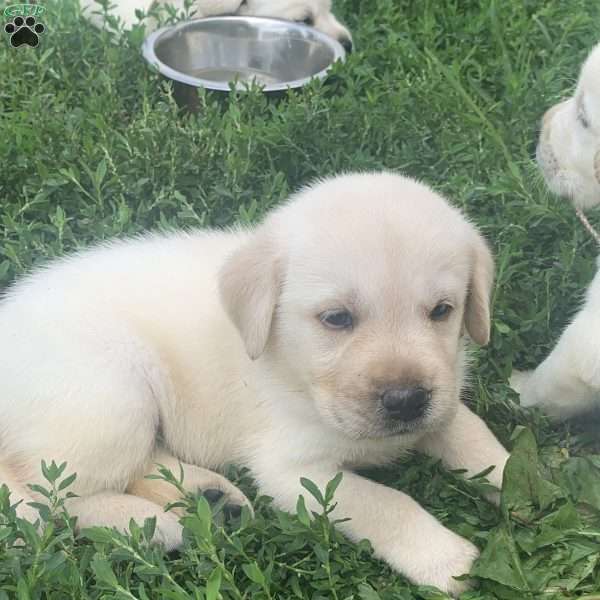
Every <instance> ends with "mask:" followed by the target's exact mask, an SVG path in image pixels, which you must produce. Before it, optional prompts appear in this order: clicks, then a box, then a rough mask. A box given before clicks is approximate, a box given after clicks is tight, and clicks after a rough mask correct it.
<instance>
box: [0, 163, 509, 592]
mask: <svg viewBox="0 0 600 600" xmlns="http://www.w3.org/2000/svg"><path fill="white" fill-rule="evenodd" d="M492 278H493V262H492V257H491V255H490V252H489V250H488V247H487V245H486V243H485V241H484V240H483V238H482V237H481V236H480V235H479V233H478V232H477V230H476V229H475V228H474V227H473V226H472V225H470V224H469V223H468V222H467V221H466V220H465V219H464V218H463V216H462V215H461V213H460V212H459V211H458V210H456V209H455V208H452V207H451V206H450V205H449V204H448V203H447V202H446V201H445V200H444V199H443V198H442V197H440V196H438V195H437V194H435V193H434V192H432V191H431V190H429V189H428V188H427V187H426V186H424V185H422V184H420V183H417V182H415V181H413V180H411V179H408V178H405V177H402V176H399V175H393V174H389V173H382V174H374V173H371V174H360V175H344V176H340V177H335V178H332V179H329V180H325V181H322V182H320V183H318V184H316V185H314V186H311V187H308V188H306V189H304V190H303V191H301V192H300V193H298V194H297V195H295V196H294V197H293V198H292V199H291V200H290V201H289V202H288V203H287V204H285V205H283V206H281V207H280V208H278V209H277V210H275V211H274V212H272V213H271V214H270V215H269V216H268V217H267V218H266V219H265V221H264V222H263V223H262V224H260V225H259V226H258V227H256V228H252V229H237V230H233V231H227V232H224V231H195V232H187V233H171V234H165V235H162V234H161V235H148V236H145V237H141V238H137V239H130V240H125V241H117V242H113V243H110V244H104V245H101V246H98V247H95V248H92V249H91V250H88V251H85V252H81V253H79V254H75V255H74V256H71V257H68V258H66V259H64V260H60V261H56V262H54V263H52V264H50V265H49V266H48V267H47V268H45V269H41V270H38V271H35V272H34V273H33V274H31V275H30V276H28V277H26V278H24V279H23V280H21V281H20V282H18V283H17V284H16V285H15V286H14V287H12V289H10V290H9V292H8V293H7V295H6V297H5V298H4V300H3V301H2V303H1V305H0V423H2V427H1V429H0V479H1V480H2V481H3V482H5V483H7V484H8V485H9V487H10V488H11V489H12V490H13V493H14V494H15V495H16V498H17V499H18V498H22V499H24V500H25V501H30V500H31V499H32V498H33V497H34V495H33V493H32V492H29V491H27V490H26V487H25V484H26V483H27V482H35V481H39V465H40V461H41V460H42V459H55V460H57V461H67V462H68V464H69V470H70V471H76V472H77V481H76V483H75V488H74V491H75V492H76V493H77V494H79V496H80V497H79V498H76V499H72V500H70V501H69V505H68V506H69V510H70V512H71V513H72V514H73V515H76V516H77V517H78V520H79V526H80V527H81V526H90V525H107V526H115V527H118V528H122V529H124V528H126V527H127V525H128V523H129V520H130V518H131V517H134V518H135V519H136V520H138V521H140V520H142V519H144V518H146V517H149V516H156V517H157V529H156V532H157V533H156V535H157V539H158V540H160V541H162V542H163V543H164V544H165V545H166V546H167V547H168V548H173V547H176V546H177V545H178V544H180V542H181V526H180V524H179V522H178V519H177V516H176V515H175V514H173V513H165V512H163V510H162V506H163V505H164V503H165V502H167V501H172V500H175V499H176V497H177V491H176V490H175V488H171V486H169V485H167V484H166V483H164V482H160V481H155V480H149V479H144V476H145V475H147V474H149V473H152V472H153V470H154V469H155V466H154V465H155V463H156V462H159V463H162V464H165V465H167V466H168V467H170V468H171V469H173V471H174V472H175V473H177V472H178V469H179V461H182V463H183V468H184V470H185V479H184V485H185V486H186V487H187V489H189V490H193V491H196V490H197V489H199V488H200V489H207V488H217V489H220V490H222V491H223V492H224V493H226V494H228V495H229V500H230V502H234V503H237V504H243V503H245V502H246V499H245V497H244V496H243V495H242V493H241V492H240V491H239V490H237V489H236V488H235V487H234V486H233V485H232V484H231V483H229V482H228V481H227V480H226V479H224V478H223V477H222V476H221V475H218V474H217V473H216V472H214V471H213V470H216V469H219V468H220V467H222V466H223V465H225V464H226V463H232V462H234V463H240V464H243V465H247V466H248V467H249V468H250V469H251V471H252V473H253V474H254V476H255V478H256V481H257V483H258V486H259V488H260V491H261V492H262V493H264V494H268V495H270V496H272V497H273V498H274V499H275V503H276V505H277V506H279V507H281V508H283V509H287V510H293V509H294V508H295V505H296V500H297V498H298V494H299V493H301V492H302V488H301V486H300V483H299V479H300V477H302V476H304V477H308V478H310V479H312V480H313V481H314V482H316V483H317V484H318V485H319V486H325V484H326V483H327V482H328V481H329V480H330V479H332V478H333V477H334V476H335V474H336V473H337V472H339V471H343V473H344V477H343V481H342V483H341V485H340V487H339V489H338V492H337V497H336V499H337V502H338V505H337V508H336V510H335V513H334V514H335V517H338V518H344V517H349V518H350V520H349V521H347V522H345V523H343V524H341V525H340V527H341V528H342V529H343V531H344V532H345V533H346V534H347V535H348V536H349V537H350V538H351V539H353V540H360V539H363V538H368V539H369V540H370V541H371V543H372V545H373V547H374V549H375V552H376V554H377V556H379V557H381V558H383V559H385V560H386V561H387V562H388V563H389V564H390V565H391V566H392V567H394V568H395V569H397V570H398V571H400V572H401V573H403V574H405V575H406V576H407V577H409V578H410V579H411V580H412V581H414V582H416V583H419V584H431V585H436V586H438V587H439V588H441V589H443V590H446V591H449V592H451V593H458V592H459V591H461V590H462V589H464V587H465V584H464V583H463V582H459V581H456V580H455V579H454V578H453V577H454V576H457V575H461V574H463V573H467V572H468V571H469V569H470V567H471V564H472V562H473V560H474V559H475V558H476V556H477V549H476V547H475V546H474V545H473V544H472V543H471V542H469V541H467V540H465V539H463V538H461V537H459V536H458V535H456V534H455V533H452V532H451V531H450V530H448V529H446V528H445V527H444V526H443V525H441V524H440V523H439V522H438V521H437V520H436V519H435V518H434V517H432V516H431V515H430V514H429V513H427V512H426V511H425V510H423V509H422V508H421V507H420V506H419V505H418V504H417V503H416V502H415V501H414V500H412V499H411V498H410V497H409V496H407V495H406V494H403V493H402V492H399V491H397V490H394V489H390V488H388V487H385V486H383V485H380V484H378V483H375V482H373V481H370V480H368V479H365V478H363V477H360V476H359V475H356V474H355V473H354V472H353V470H354V469H355V468H356V467H361V466H367V465H380V464H384V463H388V462H390V461H393V460H394V459H395V458H397V457H398V456H400V455H401V454H402V453H404V452H406V451H407V450H409V449H412V448H416V449H417V450H420V451H423V452H426V453H429V454H431V455H432V456H435V457H441V459H443V460H444V462H445V463H446V464H447V465H448V466H449V467H451V468H464V469H466V470H467V472H468V473H469V474H471V475H472V474H474V473H477V472H480V471H481V470H483V469H485V468H487V467H488V466H490V465H495V467H496V468H495V469H494V470H493V471H492V473H491V474H490V477H491V481H492V482H493V483H494V484H495V485H497V486H498V487H499V486H500V485H501V480H502V470H503V467H504V463H505V461H506V459H507V453H506V451H505V450H504V449H503V448H502V446H501V445H500V444H499V443H498V442H497V441H496V439H495V438H494V436H493V435H492V434H491V432H490V431H489V430H488V428H487V427H486V426H485V424H484V423H483V422H482V421H481V420H480V419H479V418H478V417H477V416H475V415H474V414H473V413H472V412H471V411H470V410H469V409H468V408H467V407H466V406H464V405H463V404H462V403H461V401H460V399H459V396H460V392H461V388H462V386H463V379H464V372H465V339H464V332H465V329H466V331H468V332H469V334H470V336H471V337H472V338H473V339H474V340H475V341H476V342H478V343H480V344H485V343H486V342H487V341H488V336H489V331H490V324H489V295H490V288H491V285H492ZM314 508H315V509H316V507H314ZM19 511H20V512H21V513H22V514H23V515H24V516H28V517H29V518H33V517H34V516H35V514H34V511H33V509H32V508H30V507H28V506H27V505H26V504H24V503H23V504H21V505H20V506H19Z"/></svg>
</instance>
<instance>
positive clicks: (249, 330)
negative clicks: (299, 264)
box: [219, 228, 282, 360]
mask: <svg viewBox="0 0 600 600" xmlns="http://www.w3.org/2000/svg"><path fill="white" fill-rule="evenodd" d="M281 263H282V260H281V257H280V255H279V253H278V251H277V243H276V241H275V240H274V239H273V238H272V237H271V236H270V235H269V234H268V232H267V231H264V229H262V228H259V229H258V230H257V231H256V233H253V234H252V237H251V238H250V239H249V240H248V241H247V242H246V243H244V244H242V245H241V246H240V247H239V248H238V249H237V250H236V251H235V252H234V253H233V254H232V255H231V256H230V257H229V258H228V259H227V261H226V262H225V264H224V265H223V267H222V268H221V271H220V273H219V294H220V296H221V302H222V303H223V306H224V307H225V311H226V312H227V314H228V315H229V318H230V319H231V320H232V321H233V324H234V325H235V326H236V328H237V330H238V331H239V332H240V336H241V337H242V340H243V342H244V345H245V346H246V352H247V353H248V356H249V357H250V358H251V359H252V360H255V359H257V358H258V357H259V356H260V355H261V354H262V353H263V351H264V349H265V346H266V345H267V340H268V338H269V332H270V331H271V321H272V320H273V313H274V312H275V305H276V303H277V299H278V297H279V288H280V285H281V268H282V264H281Z"/></svg>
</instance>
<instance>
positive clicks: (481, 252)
mask: <svg viewBox="0 0 600 600" xmlns="http://www.w3.org/2000/svg"><path fill="white" fill-rule="evenodd" d="M474 237H475V242H474V244H473V266H472V270H471V280H470V282H469V293H468V296H467V305H466V307H465V327H466V329H467V331H468V333H469V336H470V337H471V339H472V340H473V341H474V342H475V343H477V344H479V345H480V346H485V345H486V344H487V343H488V342H489V341H490V300H491V293H492V284H493V283H494V259H493V258H492V253H491V252H490V249H489V247H488V245H487V243H486V241H485V240H484V239H483V238H482V237H481V235H479V234H478V233H476V234H475V236H474Z"/></svg>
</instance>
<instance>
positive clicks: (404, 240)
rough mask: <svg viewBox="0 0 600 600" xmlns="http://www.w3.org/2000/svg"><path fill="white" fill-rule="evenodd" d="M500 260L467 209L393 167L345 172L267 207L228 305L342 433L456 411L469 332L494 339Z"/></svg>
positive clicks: (286, 377)
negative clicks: (492, 301)
mask: <svg viewBox="0 0 600 600" xmlns="http://www.w3.org/2000/svg"><path fill="white" fill-rule="evenodd" d="M492 279H493V261H492V258H491V254H490V252H489V250H488V247H487V245H486V243H485V242H484V240H483V239H482V237H481V236H480V235H479V234H478V233H477V231H476V230H475V229H474V228H473V227H472V226H471V225H470V224H469V223H467V222H466V221H465V219H464V218H463V217H462V216H461V214H460V212H459V211H458V210H456V209H454V208H452V207H451V206H450V205H449V204H448V203H447V202H446V201H445V200H444V199H443V198H441V197H440V196H438V195H437V194H435V193H433V192H432V191H431V190H429V189H428V188H427V187H425V186H424V185H421V184H419V183H417V182H415V181H413V180H410V179H407V178H405V177H401V176H398V175H392V174H387V173H383V174H363V175H345V176H341V177H337V178H334V179H330V180H326V181H324V182H321V183H318V184H317V185H315V186H313V187H310V188H308V189H305V190H304V191H302V192H301V193H299V194H298V195H296V196H295V197H294V198H292V200H291V201H290V202H289V203H288V204H286V205H284V206H283V207H281V208H279V209H278V210H276V211H275V212H274V213H272V214H271V215H270V216H269V217H268V218H267V220H266V221H265V222H264V223H263V224H262V225H261V226H259V228H258V229H256V230H255V231H254V232H253V233H252V234H251V237H250V239H249V241H248V242H247V243H246V244H245V245H243V246H242V247H240V248H239V249H238V250H237V251H236V252H235V253H234V254H233V255H232V256H231V257H230V258H229V260H228V261H227V262H226V264H225V265H224V267H223V269H222V272H221V275H220V292H221V298H222V301H223V303H224V306H225V309H226V311H227V312H228V314H229V316H230V318H231V319H232V321H233V323H234V324H235V325H236V327H237V329H238V330H239V332H240V334H241V337H242V339H243V341H244V344H245V347H246V350H247V352H248V354H249V356H250V357H251V358H252V359H256V358H258V357H259V356H261V355H262V358H261V360H263V361H265V362H266V363H267V366H268V368H269V369H272V372H273V373H278V374H282V373H283V377H279V379H280V380H283V381H285V382H286V384H288V385H289V390H290V391H292V392H300V396H301V397H309V398H310V399H311V401H312V403H314V406H315V407H316V409H317V412H318V414H319V416H320V418H321V419H323V420H324V421H325V422H327V423H328V424H329V425H331V426H333V427H335V428H337V429H339V430H341V431H342V432H344V433H345V434H346V435H348V436H350V437H352V438H355V439H359V438H380V437H387V436H392V435H400V434H402V433H407V432H418V431H431V430H435V429H436V428H437V427H439V426H440V425H441V424H442V423H443V422H445V421H446V420H447V419H449V418H451V416H452V415H453V413H454V411H455V410H456V407H457V403H458V402H459V392H460V388H461V385H462V380H463V362H464V356H463V354H464V350H463V346H464V344H463V339H462V338H463V334H464V332H465V330H466V331H467V332H468V333H469V334H470V336H471V338H473V340H475V341H476V342H477V343H480V344H485V343H486V342H487V341H488V337H489V332H490V325H489V296H490V288H491V285H492Z"/></svg>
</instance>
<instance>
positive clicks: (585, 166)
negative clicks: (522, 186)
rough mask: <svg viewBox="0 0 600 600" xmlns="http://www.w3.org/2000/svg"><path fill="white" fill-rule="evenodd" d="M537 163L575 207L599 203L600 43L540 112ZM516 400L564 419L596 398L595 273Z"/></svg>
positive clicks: (523, 376)
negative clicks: (561, 95)
mask: <svg viewBox="0 0 600 600" xmlns="http://www.w3.org/2000/svg"><path fill="white" fill-rule="evenodd" d="M537 156H538V162H539V165H540V168H541V170H542V173H543V174H544V177H545V179H546V183H547V184H548V186H549V187H550V188H551V189H552V190H553V191H555V192H556V193H558V194H561V195H563V196H565V197H566V198H568V199H569V201H571V202H572V204H573V205H574V206H575V207H578V208H582V209H583V208H591V207H593V206H596V205H597V204H598V203H600V44H598V45H597V46H596V47H595V48H594V49H593V50H592V51H591V52H590V54H589V56H588V57H587V59H586V61H585V62H584V64H583V67H582V69H581V73H580V75H579V80H578V82H577V87H576V89H575V93H574V95H573V96H572V97H570V98H567V99H566V100H564V101H563V102H561V103H559V104H557V105H556V106H553V107H552V108H551V109H550V110H548V112H547V113H546V114H545V115H544V119H543V123H542V132H541V135H540V143H539V146H538V152H537ZM511 385H512V387H513V388H514V389H515V390H517V391H518V392H519V393H520V395H521V405H522V406H526V407H533V406H538V407H540V408H542V409H543V410H544V411H546V412H547V413H548V414H550V415H551V416H554V417H557V418H559V419H565V418H568V417H572V416H575V415H578V414H580V413H583V412H586V411H588V410H590V409H591V408H593V407H594V406H597V405H598V404H599V403H600V274H598V273H597V274H596V276H595V278H594V280H593V281H592V283H591V285H590V287H589V289H588V291H587V295H586V300H585V303H584V305H583V308H582V309H581V310H580V311H579V312H578V313H577V315H576V316H575V318H574V319H573V322H572V323H571V324H570V325H569V326H568V327H567V328H566V329H565V331H564V332H563V334H562V336H561V337H560V339H559V340H558V343H557V344H556V347H555V348H554V349H553V350H552V352H551V353H550V355H549V356H548V357H547V358H546V360H544V362H542V364H541V365H540V366H539V367H538V368H537V369H535V371H529V372H525V373H522V372H515V373H514V375H513V377H512V378H511Z"/></svg>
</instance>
